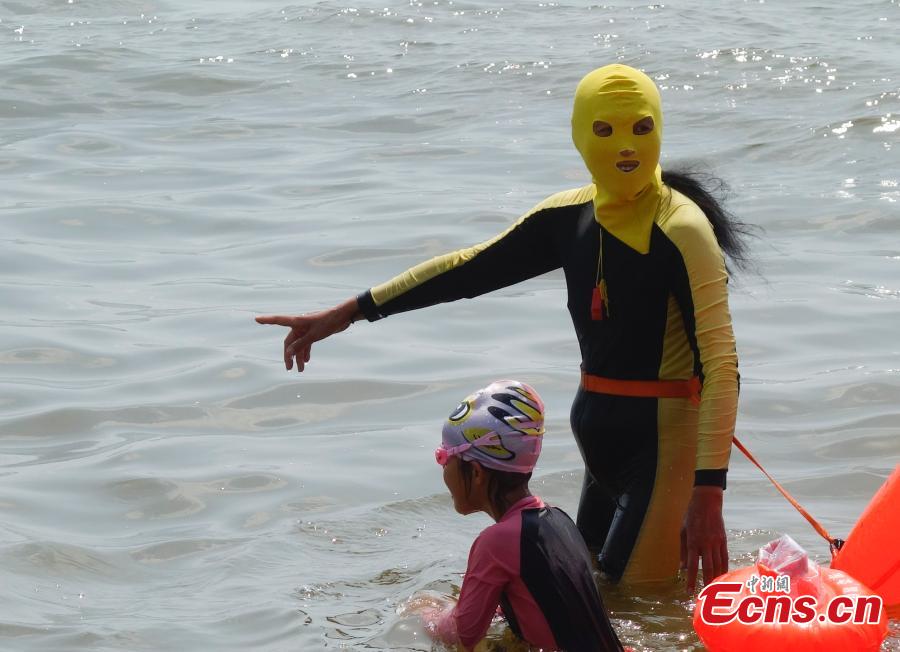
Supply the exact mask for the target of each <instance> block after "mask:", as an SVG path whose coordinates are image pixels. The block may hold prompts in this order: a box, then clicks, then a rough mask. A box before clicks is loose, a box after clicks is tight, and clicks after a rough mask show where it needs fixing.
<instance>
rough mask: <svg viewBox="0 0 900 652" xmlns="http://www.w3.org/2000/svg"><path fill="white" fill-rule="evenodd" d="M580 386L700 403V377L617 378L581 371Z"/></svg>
mask: <svg viewBox="0 0 900 652" xmlns="http://www.w3.org/2000/svg"><path fill="white" fill-rule="evenodd" d="M581 386H582V387H584V388H585V389H586V390H587V391H589V392H594V393H597V394H612V395H613V396H638V397H642V398H689V399H691V403H693V404H694V405H699V404H700V390H701V389H702V385H701V384H700V378H698V377H697V376H694V377H693V378H691V379H690V380H619V379H617V378H604V377H603V376H595V375H593V374H589V373H586V372H584V371H582V372H581Z"/></svg>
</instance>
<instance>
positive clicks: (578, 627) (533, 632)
mask: <svg viewBox="0 0 900 652" xmlns="http://www.w3.org/2000/svg"><path fill="white" fill-rule="evenodd" d="M498 605H499V606H500V607H501V608H502V610H503V613H504V615H505V616H506V619H507V621H509V624H510V627H511V628H512V630H513V631H514V632H515V633H516V634H517V635H518V636H519V637H520V638H522V639H523V640H525V641H527V642H528V643H530V644H531V645H533V646H536V647H539V648H541V649H544V650H560V649H563V650H567V651H568V652H581V651H584V652H598V651H600V652H602V651H605V650H622V647H621V644H620V643H619V640H618V637H617V636H616V634H615V632H614V630H613V629H612V626H611V625H610V622H609V619H608V617H607V615H606V610H605V608H604V607H603V603H602V601H601V599H600V594H599V593H598V592H597V587H596V585H595V584H594V580H593V577H592V575H591V562H590V555H589V553H588V550H587V547H586V546H585V544H584V541H583V539H582V538H581V535H580V533H579V532H578V529H577V528H576V526H575V524H574V523H573V522H572V520H571V519H570V518H569V517H568V516H567V515H566V514H565V512H563V511H562V510H560V509H557V508H555V507H549V506H547V505H545V504H544V502H543V501H542V500H541V499H540V498H539V497H537V496H528V497H526V498H523V499H522V500H520V501H519V502H517V503H515V504H514V505H513V506H512V507H510V509H509V510H508V511H507V512H506V514H504V515H503V517H502V518H501V519H500V520H499V521H498V522H497V523H495V524H494V525H491V526H490V527H488V528H486V529H485V530H484V531H483V532H482V533H481V534H480V535H479V536H478V538H477V539H475V542H474V543H473V544H472V548H471V550H470V551H469V561H468V566H467V568H466V574H465V577H464V579H463V585H462V590H461V592H460V595H459V601H458V603H457V604H456V605H455V606H454V607H453V608H452V610H448V611H447V612H445V613H444V614H442V615H441V617H440V619H439V621H438V623H437V635H438V637H439V638H440V639H441V640H443V641H445V642H447V643H457V642H459V643H462V644H463V645H464V646H466V647H467V648H471V647H474V646H475V645H476V644H477V643H478V642H479V641H480V640H481V639H482V638H484V636H485V633H486V632H487V630H488V627H489V626H490V624H491V619H492V618H493V616H494V614H495V612H496V610H497V607H498Z"/></svg>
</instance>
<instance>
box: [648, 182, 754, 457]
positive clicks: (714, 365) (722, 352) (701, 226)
mask: <svg viewBox="0 0 900 652" xmlns="http://www.w3.org/2000/svg"><path fill="white" fill-rule="evenodd" d="M680 199H681V200H682V201H679V202H678V205H677V206H676V207H675V208H674V210H673V212H672V213H671V215H670V217H669V218H668V220H667V224H666V226H665V232H666V234H667V235H668V237H669V238H670V240H671V241H672V242H673V243H674V244H675V247H676V248H677V250H678V252H679V253H680V254H681V258H682V260H683V263H684V267H685V269H686V270H687V277H688V286H689V293H690V296H689V304H690V308H691V310H692V316H693V320H692V321H693V324H692V325H693V331H694V332H693V333H688V338H689V339H692V340H693V342H694V343H695V347H696V355H697V356H698V357H699V362H700V374H701V378H702V380H703V391H702V394H701V400H700V414H699V419H698V433H697V461H696V467H695V468H696V469H697V470H698V471H701V470H709V469H727V468H728V460H729V457H730V455H731V441H732V438H733V436H734V425H735V420H736V418H737V400H738V382H739V376H738V370H737V365H738V362H737V352H736V350H735V342H734V331H733V330H732V326H731V314H730V312H729V310H728V286H727V283H728V274H727V272H726V270H725V259H724V256H723V254H722V250H721V249H720V248H719V244H718V242H717V241H716V237H715V234H714V233H713V229H712V225H711V224H710V223H709V220H708V219H707V218H706V215H704V214H703V212H702V211H701V210H700V208H698V207H697V206H696V204H694V203H693V202H691V201H690V200H688V199H686V198H683V197H680ZM682 303H688V301H683V302H682ZM684 307H685V306H682V309H684ZM689 323H690V320H689Z"/></svg>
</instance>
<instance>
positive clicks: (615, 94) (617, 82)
mask: <svg viewBox="0 0 900 652" xmlns="http://www.w3.org/2000/svg"><path fill="white" fill-rule="evenodd" d="M660 104H661V103H660V97H659V90H658V89H657V88H656V84H654V83H653V81H652V80H651V79H650V78H649V77H648V76H647V75H645V74H644V73H642V72H641V71H639V70H635V69H634V68H630V67H629V66H624V65H621V64H612V65H609V66H604V67H602V68H598V69H597V70H594V71H593V72H591V73H588V74H587V75H586V76H585V77H584V79H582V80H581V82H580V83H579V84H578V88H577V89H576V90H575V105H574V107H573V109H572V141H573V142H574V143H575V147H576V148H577V149H578V151H579V153H580V154H581V158H582V159H584V163H585V165H586V166H587V168H588V170H589V171H590V173H591V179H592V180H593V182H594V187H595V193H594V217H595V218H596V220H597V221H598V222H599V223H600V224H601V225H602V226H603V227H604V228H605V229H606V230H607V231H608V232H609V233H611V234H612V235H614V236H615V237H616V238H618V239H619V240H622V241H623V242H624V243H625V244H627V245H628V246H629V247H631V248H632V249H634V250H636V251H638V252H640V253H642V254H645V253H647V252H648V251H649V250H650V232H651V229H652V228H653V222H654V218H655V216H656V211H657V209H658V207H659V203H660V195H661V192H662V179H661V175H662V171H661V170H660V167H659V154H660V145H661V143H662V109H661V106H660Z"/></svg>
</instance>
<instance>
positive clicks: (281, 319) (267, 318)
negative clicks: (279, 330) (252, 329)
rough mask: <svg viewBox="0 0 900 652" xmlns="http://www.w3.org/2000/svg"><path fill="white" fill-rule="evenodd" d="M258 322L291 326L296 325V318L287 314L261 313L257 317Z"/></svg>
mask: <svg viewBox="0 0 900 652" xmlns="http://www.w3.org/2000/svg"><path fill="white" fill-rule="evenodd" d="M256 323H257V324H274V325H275V326H289V327H290V326H293V325H294V318H293V317H289V316H287V315H260V316H258V317H257V318H256Z"/></svg>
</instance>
